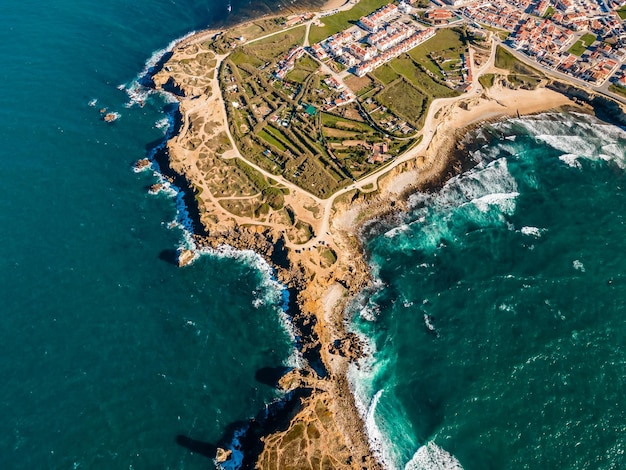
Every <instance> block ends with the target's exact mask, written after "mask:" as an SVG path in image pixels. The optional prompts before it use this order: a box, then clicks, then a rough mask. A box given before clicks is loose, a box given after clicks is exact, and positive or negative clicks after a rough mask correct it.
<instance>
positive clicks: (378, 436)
mask: <svg viewBox="0 0 626 470" xmlns="http://www.w3.org/2000/svg"><path fill="white" fill-rule="evenodd" d="M386 364H387V361H381V360H377V361H376V362H374V360H373V357H372V356H369V357H366V358H363V359H361V360H360V361H359V365H358V366H357V365H354V364H351V365H350V367H349V369H348V374H347V376H348V381H349V383H350V388H351V390H352V394H353V395H354V402H355V406H356V409H357V411H358V413H359V415H360V416H361V419H362V420H363V422H364V423H365V430H366V432H367V437H368V441H369V444H370V449H371V450H372V454H373V455H374V457H375V458H376V459H377V460H378V461H379V462H380V463H381V464H382V465H383V467H384V468H390V469H397V468H399V466H398V461H399V459H398V457H397V456H395V455H394V452H393V445H392V443H391V442H389V440H388V439H387V438H386V437H385V434H384V433H383V431H382V430H381V429H380V427H379V425H378V423H377V420H376V409H377V407H378V403H379V402H380V399H381V397H382V395H383V393H384V389H380V390H378V391H376V393H373V390H372V379H373V377H376V375H377V371H379V370H380V369H381V368H384V367H385V366H386ZM370 396H371V397H372V398H371V399H370V398H369V397H370Z"/></svg>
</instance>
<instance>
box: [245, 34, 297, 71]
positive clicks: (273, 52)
mask: <svg viewBox="0 0 626 470" xmlns="http://www.w3.org/2000/svg"><path fill="white" fill-rule="evenodd" d="M305 32H306V27H305V26H299V27H297V28H294V29H290V30H289V31H285V32H284V33H279V34H275V35H273V36H270V37H268V38H265V39H261V40H259V41H255V42H253V43H251V44H248V45H246V46H244V51H245V52H246V53H247V54H249V55H252V56H255V57H258V59H259V60H261V64H263V63H264V61H272V60H276V59H278V58H280V57H281V56H283V55H284V54H286V53H287V52H289V50H290V49H291V48H293V47H295V46H299V45H302V43H303V42H304V34H305Z"/></svg>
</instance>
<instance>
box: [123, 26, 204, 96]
mask: <svg viewBox="0 0 626 470" xmlns="http://www.w3.org/2000/svg"><path fill="white" fill-rule="evenodd" d="M195 33H196V32H195V31H191V32H189V33H187V34H185V35H184V36H182V37H180V38H178V39H175V40H173V41H172V42H170V43H169V44H168V45H167V46H165V47H164V48H163V49H159V50H157V51H154V52H153V53H152V55H151V56H150V57H149V58H148V60H146V62H145V64H144V67H143V70H142V71H141V72H140V73H139V74H138V75H137V76H136V77H135V78H134V79H133V80H131V81H130V82H129V83H125V84H121V85H119V86H118V87H117V88H118V89H119V90H125V91H126V94H127V95H128V97H129V101H128V102H127V103H126V104H125V106H126V107H127V108H130V107H131V106H133V105H135V104H137V105H139V106H143V105H144V103H145V102H146V100H147V99H148V97H149V96H150V94H152V93H154V90H152V89H150V88H148V87H145V86H143V85H142V84H141V83H142V82H143V81H144V80H145V79H146V77H148V75H150V74H151V73H152V71H153V70H154V67H155V66H156V65H157V64H158V63H159V61H160V60H161V59H162V58H163V56H164V55H165V54H167V53H169V52H171V51H172V50H173V49H174V47H175V46H176V45H177V44H178V43H179V42H180V41H183V40H185V39H187V38H188V37H190V36H193V35H194V34H195ZM170 99H171V98H170Z"/></svg>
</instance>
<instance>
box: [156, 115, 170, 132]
mask: <svg viewBox="0 0 626 470" xmlns="http://www.w3.org/2000/svg"><path fill="white" fill-rule="evenodd" d="M169 125H170V119H169V118H168V117H164V118H163V119H159V120H158V121H157V122H155V123H154V127H156V128H157V129H164V130H165V131H167V127H168V126H169Z"/></svg>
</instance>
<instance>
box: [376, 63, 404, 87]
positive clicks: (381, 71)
mask: <svg viewBox="0 0 626 470" xmlns="http://www.w3.org/2000/svg"><path fill="white" fill-rule="evenodd" d="M372 75H373V76H374V77H375V78H377V79H378V80H380V81H381V82H382V83H383V85H389V84H390V83H391V82H393V81H394V80H397V79H398V78H400V75H398V74H397V73H396V72H395V70H393V69H392V68H391V67H390V66H389V64H385V65H381V66H380V67H378V68H377V69H376V70H374V71H373V72H372Z"/></svg>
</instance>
